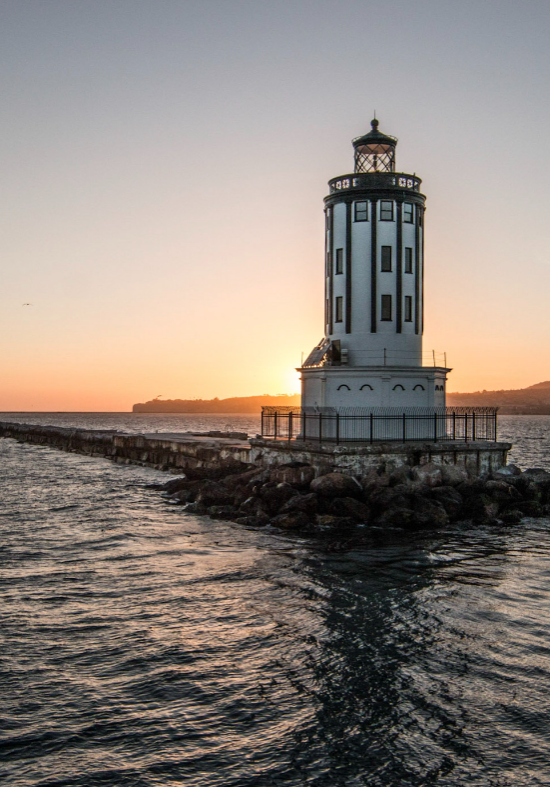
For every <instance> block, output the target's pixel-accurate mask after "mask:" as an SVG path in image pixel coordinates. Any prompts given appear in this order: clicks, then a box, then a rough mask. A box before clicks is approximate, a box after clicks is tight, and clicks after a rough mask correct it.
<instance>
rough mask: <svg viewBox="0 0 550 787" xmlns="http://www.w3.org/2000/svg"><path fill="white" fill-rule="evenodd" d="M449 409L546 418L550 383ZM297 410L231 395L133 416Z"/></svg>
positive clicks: (291, 401) (152, 407) (283, 400)
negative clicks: (489, 410)
mask: <svg viewBox="0 0 550 787" xmlns="http://www.w3.org/2000/svg"><path fill="white" fill-rule="evenodd" d="M447 405H448V406H449V407H453V406H454V407H499V408H500V410H499V412H500V413H501V415H550V380H547V381H546V382H543V383H536V384H535V385H530V386H529V387H528V388H514V389H510V390H500V391H474V392H473V393H448V394H447ZM265 406H272V407H284V406H288V407H299V406H300V394H291V395H289V396H269V395H263V396H233V397H230V398H228V399H218V398H215V399H158V398H157V399H151V400H150V401H148V402H143V403H139V404H134V405H133V407H132V412H134V413H259V412H260V411H261V409H262V407H265Z"/></svg>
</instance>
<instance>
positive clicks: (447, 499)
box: [430, 486, 463, 519]
mask: <svg viewBox="0 0 550 787" xmlns="http://www.w3.org/2000/svg"><path fill="white" fill-rule="evenodd" d="M430 499H431V500H435V501H436V502H437V503H439V504H440V505H442V506H443V508H444V509H445V511H446V513H447V515H448V516H449V518H450V519H457V518H458V517H459V515H460V510H461V508H462V503H463V499H462V495H461V494H460V492H459V491H458V490H457V489H455V488H454V487H453V486H436V487H435V488H434V489H431V490H430Z"/></svg>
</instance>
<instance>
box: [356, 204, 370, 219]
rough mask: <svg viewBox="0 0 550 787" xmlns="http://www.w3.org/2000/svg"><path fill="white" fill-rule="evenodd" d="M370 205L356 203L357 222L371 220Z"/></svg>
mask: <svg viewBox="0 0 550 787" xmlns="http://www.w3.org/2000/svg"><path fill="white" fill-rule="evenodd" d="M368 205H369V203H368V202H356V203H355V221H368V220H369V207H368Z"/></svg>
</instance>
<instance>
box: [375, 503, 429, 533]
mask: <svg viewBox="0 0 550 787" xmlns="http://www.w3.org/2000/svg"><path fill="white" fill-rule="evenodd" d="M376 524H377V526H378V527H381V528H400V529H403V530H418V529H420V528H421V527H422V526H423V525H424V524H425V523H424V520H422V518H419V517H418V515H417V514H416V512H415V511H413V510H412V508H405V507H402V506H396V507H395V508H388V509H387V510H386V511H384V512H383V513H382V514H380V516H379V517H378V518H377V519H376Z"/></svg>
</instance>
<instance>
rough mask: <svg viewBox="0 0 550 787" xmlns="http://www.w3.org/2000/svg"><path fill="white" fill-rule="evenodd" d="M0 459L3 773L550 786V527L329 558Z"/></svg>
mask: <svg viewBox="0 0 550 787" xmlns="http://www.w3.org/2000/svg"><path fill="white" fill-rule="evenodd" d="M0 457H1V461H2V468H3V479H2V485H3V504H2V508H1V509H0V529H1V530H2V538H1V540H0V545H1V547H0V555H1V557H2V610H3V616H4V620H3V635H4V644H3V648H2V662H3V672H2V674H3V677H2V679H1V684H0V714H1V722H2V723H1V729H2V733H1V737H0V774H1V775H2V776H4V778H5V780H6V783H8V784H10V786H11V785H13V787H30V786H31V785H33V787H34V785H40V787H46V786H47V787H52V786H53V785H62V786H63V787H84V786H85V787H88V786H91V785H108V786H109V787H118V785H138V786H141V785H147V787H149V786H152V785H172V784H174V785H179V784H185V785H191V787H199V785H200V787H206V786H208V787H211V786H212V787H222V785H223V787H227V785H230V786H231V787H233V786H234V787H256V786H257V785H260V787H263V785H266V786H268V785H277V787H278V786H279V785H283V787H285V786H286V785H289V786H290V785H292V786H294V785H296V786H297V785H306V784H307V785H318V786H319V787H325V785H326V787H333V785H337V786H338V787H339V786H340V785H342V787H344V786H345V787H348V785H368V786H369V787H388V785H391V786H392V787H393V785H396V786H399V787H401V785H404V786H408V785H410V786H411V787H420V786H421V785H443V786H445V787H450V786H451V785H453V787H454V786H455V785H465V784H468V785H470V784H471V785H483V786H484V787H485V786H486V787H490V786H491V785H493V786H496V785H509V786H510V787H511V786H512V785H514V787H515V786H516V785H520V786H523V785H542V784H548V779H547V763H548V759H549V757H550V740H549V732H548V730H549V718H548V707H547V697H546V694H547V690H546V686H547V684H548V680H549V669H550V654H549V645H548V643H549V642H550V636H549V635H550V611H549V610H550V605H549V603H548V602H549V586H550V583H549V577H550V573H549V572H550V549H549V546H550V539H549V531H550V522H548V521H546V520H532V521H529V520H526V521H525V522H524V523H523V525H522V526H521V527H516V528H511V529H505V528H502V529H500V530H499V529H494V528H493V529H491V528H478V529H475V530H468V529H467V528H465V527H453V528H450V529H449V530H448V531H447V532H445V533H440V534H435V533H423V534H419V535H415V536H411V535H406V534H403V533H400V532H399V531H393V532H392V533H386V534H384V533H382V532H381V531H377V530H372V531H370V542H369V544H368V546H366V547H365V548H362V549H361V550H360V551H359V550H358V551H356V552H352V553H346V554H326V553H324V552H322V551H321V550H320V547H319V546H318V544H316V543H315V542H314V541H309V540H307V539H301V538H289V537H287V536H284V535H282V534H280V533H277V532H276V531H274V530H271V529H269V528H267V529H264V530H261V531H247V530H246V529H244V528H242V527H239V526H236V525H232V524H231V523H227V522H219V521H216V522H213V521H210V520H208V519H207V518H200V517H194V516H190V515H186V514H185V513H184V512H182V510H181V508H177V507H171V506H168V505H166V503H165V502H164V501H163V500H162V499H161V498H160V497H159V495H158V493H157V492H155V491H153V490H149V489H147V488H146V487H145V486H144V484H145V483H148V482H150V481H151V480H153V479H155V478H158V477H162V476H161V474H160V473H157V472H156V471H153V470H147V469H144V468H137V467H131V466H113V465H111V464H110V463H109V462H107V461H105V460H100V459H90V458H87V457H82V456H77V455H72V454H64V453H62V452H57V451H54V450H52V449H48V448H40V447H36V446H26V445H19V444H16V443H15V442H13V441H11V440H3V441H0Z"/></svg>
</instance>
